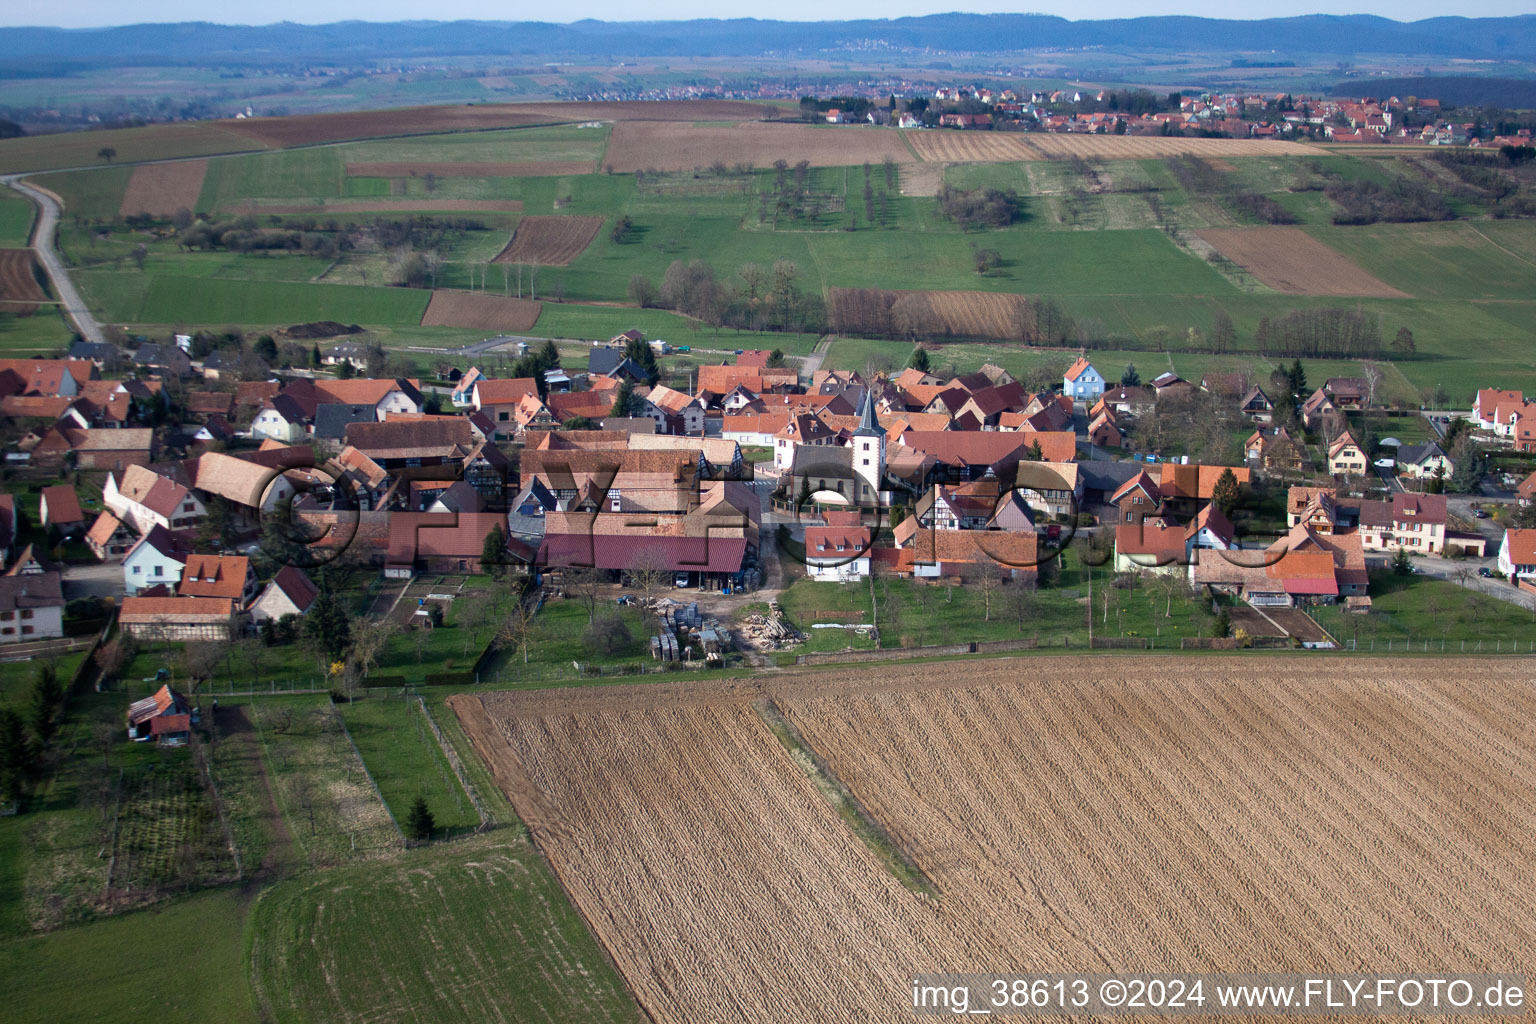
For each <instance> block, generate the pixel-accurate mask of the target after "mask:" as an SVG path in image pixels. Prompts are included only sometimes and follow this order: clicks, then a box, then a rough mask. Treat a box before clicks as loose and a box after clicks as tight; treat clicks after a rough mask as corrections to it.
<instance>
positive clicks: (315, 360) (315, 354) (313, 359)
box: [309, 341, 323, 370]
mask: <svg viewBox="0 0 1536 1024" xmlns="http://www.w3.org/2000/svg"><path fill="white" fill-rule="evenodd" d="M321 365H323V364H322V363H321V360H320V343H319V342H318V341H317V342H315V347H314V348H312V349H310V352H309V368H310V369H311V370H318V369H320V367H321Z"/></svg>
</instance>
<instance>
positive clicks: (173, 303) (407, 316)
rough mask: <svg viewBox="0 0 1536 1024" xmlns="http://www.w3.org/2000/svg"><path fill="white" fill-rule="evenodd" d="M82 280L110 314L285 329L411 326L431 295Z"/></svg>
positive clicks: (129, 277)
mask: <svg viewBox="0 0 1536 1024" xmlns="http://www.w3.org/2000/svg"><path fill="white" fill-rule="evenodd" d="M80 277H81V285H82V286H83V287H84V288H85V289H86V290H87V291H88V292H89V293H90V295H91V301H92V303H93V305H97V306H99V307H100V308H101V309H102V310H103V312H105V313H106V314H107V315H108V316H109V318H110V319H112V320H114V321H117V322H120V323H132V324H242V325H249V326H258V325H266V326H282V325H285V324H296V323H304V322H305V321H308V320H339V321H341V322H342V323H364V324H384V325H391V324H394V325H401V326H407V325H414V324H418V323H420V322H421V315H422V313H423V312H424V311H425V310H426V308H427V302H428V300H429V299H430V298H431V296H430V295H429V294H428V293H427V292H426V291H423V290H419V289H409V288H363V287H353V286H350V285H327V284H306V283H301V282H295V281H260V280H249V279H246V280H236V279H230V278H196V277H175V276H171V275H155V274H147V273H140V272H138V271H135V270H126V271H106V270H95V271H87V272H85V273H82V274H81V275H80Z"/></svg>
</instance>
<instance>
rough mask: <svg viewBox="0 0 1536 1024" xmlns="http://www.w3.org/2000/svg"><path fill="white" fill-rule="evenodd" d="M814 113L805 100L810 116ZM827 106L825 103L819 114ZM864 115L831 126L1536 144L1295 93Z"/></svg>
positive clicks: (987, 105)
mask: <svg viewBox="0 0 1536 1024" xmlns="http://www.w3.org/2000/svg"><path fill="white" fill-rule="evenodd" d="M893 100H894V101H895V106H894V107H893V106H892V105H891V101H893ZM833 102H835V101H833ZM807 105H808V104H806V102H805V101H802V108H804V107H805V106H807ZM824 105H825V104H824V103H823V102H822V101H816V106H817V108H818V110H819V108H820V107H822V106H824ZM859 108H860V109H858V110H857V111H856V112H853V113H851V114H850V112H848V111H845V110H843V109H841V108H837V107H834V108H831V109H827V110H826V111H825V112H824V113H823V114H822V119H824V120H826V121H827V122H828V123H830V124H842V123H851V122H859V123H868V124H895V125H896V126H898V127H901V128H920V127H939V128H956V129H968V130H978V129H979V130H998V131H1043V132H1057V133H1064V134H1084V135H1183V134H1195V135H1200V136H1205V137H1212V138H1238V139H1292V140H1295V139H1314V140H1323V141H1328V142H1369V143H1375V144H1383V143H1392V142H1397V143H1404V144H1415V145H1433V146H1450V145H1469V146H1492V147H1495V148H1497V147H1500V146H1506V145H1508V146H1529V145H1531V133H1530V129H1518V130H1517V131H1516V133H1515V134H1512V135H1496V134H1494V133H1493V132H1492V131H1489V130H1486V128H1485V127H1484V126H1480V125H1478V124H1476V123H1474V122H1457V121H1451V120H1447V119H1445V118H1443V117H1441V116H1440V109H1441V108H1440V101H1439V100H1436V99H1432V98H1423V97H1408V98H1407V99H1400V98H1399V97H1396V96H1391V97H1387V98H1386V99H1378V98H1375V97H1361V98H1358V99H1321V98H1314V97H1308V96H1293V95H1291V94H1289V93H1269V94H1259V93H1241V94H1224V93H1214V94H1212V93H1207V94H1202V95H1199V96H1186V95H1183V94H1180V93H1173V94H1171V95H1170V96H1168V97H1167V98H1166V100H1163V99H1162V98H1161V97H1154V96H1153V95H1152V94H1150V93H1147V92H1145V91H1141V90H1110V89H1099V90H1094V91H1088V90H1085V89H1057V90H1051V91H1016V90H1013V89H1001V90H996V91H994V90H992V89H989V88H983V87H980V86H940V87H939V88H937V89H935V90H934V91H933V93H932V95H931V97H930V96H915V97H914V96H909V97H907V98H906V99H904V100H901V99H897V98H896V97H895V96H894V95H893V96H891V97H890V98H888V99H887V101H886V103H885V104H884V105H883V106H882V105H881V104H879V103H878V101H876V102H875V103H874V104H873V105H866V104H860V105H859Z"/></svg>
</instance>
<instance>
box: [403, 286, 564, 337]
mask: <svg viewBox="0 0 1536 1024" xmlns="http://www.w3.org/2000/svg"><path fill="white" fill-rule="evenodd" d="M543 309H544V304H543V303H541V302H535V301H533V300H532V299H513V298H508V297H506V296H503V295H492V294H490V293H489V292H456V291H449V290H447V289H442V290H439V291H435V292H433V293H432V301H431V302H428V303H427V310H426V312H425V313H423V314H422V315H421V325H422V326H423V327H470V328H474V329H475V330H477V331H511V332H522V331H527V330H532V329H533V325H534V324H535V323H537V322H538V319H539V313H540V312H542V311H543Z"/></svg>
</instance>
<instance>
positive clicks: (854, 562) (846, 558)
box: [805, 510, 873, 583]
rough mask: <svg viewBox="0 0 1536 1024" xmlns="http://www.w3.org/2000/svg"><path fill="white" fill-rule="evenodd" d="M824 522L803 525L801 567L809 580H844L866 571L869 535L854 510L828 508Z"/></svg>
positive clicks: (870, 537) (844, 581)
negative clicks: (803, 541) (803, 550)
mask: <svg viewBox="0 0 1536 1024" xmlns="http://www.w3.org/2000/svg"><path fill="white" fill-rule="evenodd" d="M825 519H826V525H825V526H808V527H806V529H805V569H806V575H808V576H810V578H811V579H813V580H823V581H827V580H830V581H833V582H837V583H847V582H849V581H850V580H859V579H863V578H864V577H866V576H868V575H869V552H870V545H871V541H872V539H873V533H872V532H871V530H870V528H869V527H867V526H864V525H863V524H862V522H861V521H860V520H861V514H860V513H859V512H857V511H838V510H829V511H828V512H827V513H826V516H825Z"/></svg>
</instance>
